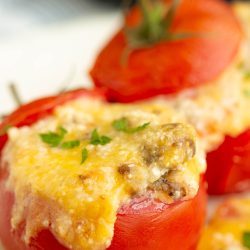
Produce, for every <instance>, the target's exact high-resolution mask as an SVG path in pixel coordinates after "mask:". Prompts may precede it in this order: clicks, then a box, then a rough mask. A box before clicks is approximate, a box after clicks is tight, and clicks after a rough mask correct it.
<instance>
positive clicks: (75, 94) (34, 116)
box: [0, 89, 105, 152]
mask: <svg viewBox="0 0 250 250" xmlns="http://www.w3.org/2000/svg"><path fill="white" fill-rule="evenodd" d="M88 96H89V97H93V98H99V99H103V100H104V99H105V93H104V92H103V91H102V90H99V89H95V90H87V89H76V90H73V91H69V92H65V93H62V94H59V95H57V96H50V97H45V98H41V99H38V100H35V101H33V102H30V103H28V104H25V105H23V106H21V107H19V108H18V109H17V110H16V111H14V112H13V113H11V114H10V115H9V116H7V117H6V118H5V119H4V121H3V122H2V123H0V152H1V150H2V148H3V146H4V144H5V142H6V141H7V139H8V138H7V135H6V131H5V128H6V127H9V126H15V127H22V126H29V125H31V124H33V123H34V122H36V121H38V120H39V119H42V118H44V117H46V116H48V115H50V114H51V113H52V111H53V109H54V108H55V107H56V106H58V105H61V104H64V103H66V102H67V101H71V100H74V99H77V98H81V97H88Z"/></svg>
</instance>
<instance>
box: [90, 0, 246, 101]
mask: <svg viewBox="0 0 250 250" xmlns="http://www.w3.org/2000/svg"><path fill="white" fill-rule="evenodd" d="M163 2H164V3H165V4H166V5H169V4H170V3H171V2H172V1H169V0H164V1H163ZM152 18H153V17H152ZM141 21H142V13H141V11H140V9H139V8H138V7H135V8H133V9H132V10H131V11H130V12H129V13H128V15H127V19H126V22H125V25H124V27H123V28H122V29H121V30H120V31H119V32H118V33H117V34H116V35H115V36H114V37H113V38H112V39H111V41H110V42H108V44H107V45H106V46H105V47H104V48H103V49H102V51H101V52H100V54H99V55H98V56H97V58H96V61H95V63H94V66H93V68H92V69H91V72H90V74H91V76H92V78H93V80H94V83H95V85H96V86H98V87H103V88H105V89H107V93H108V97H109V99H110V100H112V101H119V102H131V101H135V100H139V99H144V98H147V97H152V96H155V95H159V94H169V93H175V92H179V91H181V90H183V89H186V88H189V87H193V86H198V85H201V84H205V83H208V82H210V81H212V80H214V79H215V78H217V77H218V75H219V74H220V73H222V72H223V70H225V68H226V67H227V66H228V65H229V64H230V63H231V62H232V60H233V59H234V57H235V55H236V53H237V51H238V48H239V45H240V42H241V38H242V31H241V27H240V25H239V23H238V21H237V18H236V16H235V15H234V13H233V11H232V10H231V8H230V6H229V5H228V4H226V3H225V2H223V1H222V0H206V1H204V0H192V1H190V0H182V1H181V3H180V6H179V7H178V9H177V12H176V13H175V16H174V19H173V22H172V24H171V26H170V32H171V34H181V33H182V34H183V33H189V34H190V36H188V37H186V38H183V39H169V40H161V41H160V42H158V43H154V44H150V43H149V44H147V45H146V46H145V47H146V48H145V47H143V48H140V49H134V50H132V53H131V54H130V55H129V56H128V58H127V61H126V62H125V63H122V58H123V56H124V52H125V51H126V50H127V49H129V46H130V45H129V43H128V38H127V37H126V33H125V31H126V30H128V29H129V28H131V27H135V26H137V25H138V24H139V23H140V22H141ZM140 35H142V36H143V33H142V34H141V33H140V34H138V36H140ZM149 39H150V37H149Z"/></svg>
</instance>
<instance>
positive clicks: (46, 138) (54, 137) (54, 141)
mask: <svg viewBox="0 0 250 250" xmlns="http://www.w3.org/2000/svg"><path fill="white" fill-rule="evenodd" d="M40 137H41V139H42V141H43V142H44V143H47V144H49V145H50V146H51V147H57V146H58V145H59V144H60V143H61V141H62V139H63V137H62V136H61V135H59V134H57V133H53V132H49V133H46V134H40Z"/></svg>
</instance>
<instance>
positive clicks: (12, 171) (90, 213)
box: [0, 90, 206, 250]
mask: <svg viewBox="0 0 250 250" xmlns="http://www.w3.org/2000/svg"><path fill="white" fill-rule="evenodd" d="M179 122H180V118H179V116H178V115H176V112H175V111H174V110H173V109H171V108H169V109H166V108H165V107H161V105H157V104H150V103H144V104H131V105H122V104H110V103H107V102H105V100H104V97H103V95H102V94H101V93H98V92H97V91H87V90H77V91H73V92H69V93H65V94H62V95H60V96H56V97H49V98H44V99H41V100H38V101H35V102H32V103H30V104H27V105H25V106H23V107H21V108H19V109H18V110H17V111H15V112H14V113H13V114H11V115H10V116H8V117H7V118H6V119H5V120H4V121H3V123H2V124H1V132H2V135H1V167H0V199H1V207H0V239H1V241H2V244H3V246H4V247H5V249H6V250H14V249H15V250H16V249H19V250H27V249H44V250H46V249H53V250H56V249H143V250H146V249H182V250H183V249H187V250H192V249H195V247H196V245H197V242H198V239H199V235H200V230H201V229H202V226H203V223H204V217H205V207H206V192H205V188H204V183H203V182H202V181H201V180H200V176H201V174H202V173H203V171H204V168H205V164H204V163H205V160H204V157H203V153H202V151H201V150H200V148H199V146H198V145H197V142H196V134H195V132H194V130H193V129H192V128H191V127H190V126H189V125H185V124H183V123H179ZM6 133H7V134H6Z"/></svg>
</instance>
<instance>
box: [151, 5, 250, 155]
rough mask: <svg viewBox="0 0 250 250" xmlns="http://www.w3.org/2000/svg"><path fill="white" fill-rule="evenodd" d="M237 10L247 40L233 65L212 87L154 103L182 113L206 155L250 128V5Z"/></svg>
mask: <svg viewBox="0 0 250 250" xmlns="http://www.w3.org/2000/svg"><path fill="white" fill-rule="evenodd" d="M234 9H235V12H236V14H237V15H238V16H239V18H240V21H241V23H242V27H243V30H244V32H245V38H244V41H243V42H242V44H241V47H240V50H239V53H238V55H237V57H236V58H235V60H234V61H233V62H232V64H231V65H230V66H229V67H228V68H227V69H226V70H225V71H224V72H223V74H222V75H221V76H220V77H219V78H218V79H216V80H214V81H213V82H211V83H209V84H206V85H202V86H200V87H196V88H194V89H189V90H186V91H183V92H182V93H180V94H177V95H174V96H170V97H169V98H168V99H166V97H160V98H157V99H156V100H154V101H156V102H158V103H161V105H170V106H172V107H173V108H175V109H176V110H178V112H181V113H182V114H183V115H184V116H185V117H186V118H187V120H188V122H189V123H191V124H192V125H193V126H194V127H195V128H196V130H197V132H198V133H199V135H200V136H201V139H202V142H203V144H204V146H205V149H206V150H207V151H211V150H213V149H215V148H217V147H218V145H219V144H220V143H222V142H223V140H224V137H225V135H230V136H237V135H239V134H240V133H242V132H243V131H245V130H246V129H247V128H249V127H250V112H249V107H250V4H243V3H238V4H235V5H234Z"/></svg>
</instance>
